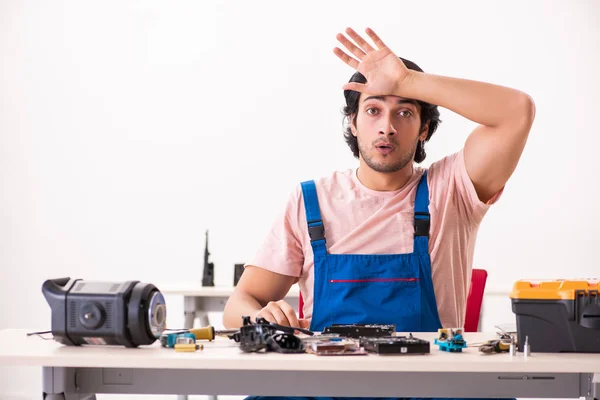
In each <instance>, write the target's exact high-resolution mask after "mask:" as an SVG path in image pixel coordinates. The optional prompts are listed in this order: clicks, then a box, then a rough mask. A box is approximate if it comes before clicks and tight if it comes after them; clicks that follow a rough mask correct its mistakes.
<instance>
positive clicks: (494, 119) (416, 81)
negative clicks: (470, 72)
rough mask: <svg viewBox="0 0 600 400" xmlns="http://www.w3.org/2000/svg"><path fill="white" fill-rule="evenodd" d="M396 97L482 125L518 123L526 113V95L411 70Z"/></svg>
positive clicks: (483, 84) (502, 88) (500, 87)
mask: <svg viewBox="0 0 600 400" xmlns="http://www.w3.org/2000/svg"><path fill="white" fill-rule="evenodd" d="M400 91H401V92H402V93H397V95H398V96H401V97H407V98H411V99H416V100H421V101H424V102H427V103H430V104H435V105H438V106H441V107H444V108H447V109H448V110H451V111H454V112H455V113H457V114H459V115H461V116H463V117H465V118H467V119H469V120H471V121H473V122H476V123H478V124H481V125H486V126H492V127H495V126H499V125H502V124H510V123H511V122H512V121H515V122H519V121H521V120H522V119H523V116H524V115H527V113H528V112H529V110H528V109H527V108H528V104H530V103H531V101H530V99H529V96H527V95H526V94H525V93H523V92H520V91H518V90H515V89H511V88H507V87H503V86H498V85H494V84H490V83H485V82H477V81H472V80H466V79H460V78H450V77H445V76H439V75H432V74H426V73H422V72H418V71H411V74H410V75H409V76H408V77H407V79H406V80H405V81H404V82H403V83H402V85H401V87H400Z"/></svg>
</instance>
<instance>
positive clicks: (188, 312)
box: [183, 296, 196, 329]
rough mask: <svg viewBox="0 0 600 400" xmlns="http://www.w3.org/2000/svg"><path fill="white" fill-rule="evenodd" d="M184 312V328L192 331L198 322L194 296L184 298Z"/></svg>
mask: <svg viewBox="0 0 600 400" xmlns="http://www.w3.org/2000/svg"><path fill="white" fill-rule="evenodd" d="M183 312H184V316H185V320H184V323H183V327H184V328H185V329H192V328H193V327H194V321H195V320H196V298H195V297H194V296H184V298H183Z"/></svg>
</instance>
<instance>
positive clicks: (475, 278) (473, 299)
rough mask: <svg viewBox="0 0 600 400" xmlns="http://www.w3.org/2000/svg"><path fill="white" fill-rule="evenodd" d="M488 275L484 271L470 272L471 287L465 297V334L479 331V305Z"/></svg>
mask: <svg viewBox="0 0 600 400" xmlns="http://www.w3.org/2000/svg"><path fill="white" fill-rule="evenodd" d="M487 276H488V273H487V271H486V270H485V269H475V268H473V270H472V271H471V287H470V288H469V296H468V297H467V312H466V314H465V326H464V328H465V332H477V330H478V329H479V317H480V316H481V304H482V303H483V292H484V291H485V283H486V281H487Z"/></svg>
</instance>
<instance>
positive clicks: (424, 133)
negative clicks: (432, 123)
mask: <svg viewBox="0 0 600 400" xmlns="http://www.w3.org/2000/svg"><path fill="white" fill-rule="evenodd" d="M428 132H429V121H427V122H425V125H423V128H422V129H421V132H420V133H419V137H420V138H421V139H423V140H425V139H426V138H427V133H428Z"/></svg>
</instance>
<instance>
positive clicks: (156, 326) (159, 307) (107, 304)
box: [42, 278, 167, 347]
mask: <svg viewBox="0 0 600 400" xmlns="http://www.w3.org/2000/svg"><path fill="white" fill-rule="evenodd" d="M42 293H43V294H44V297H45V298H46V301H47V302H48V304H49V305H50V308H51V310H52V335H53V336H54V339H55V340H56V341H57V342H60V343H62V344H65V345H70V346H78V345H82V344H99V345H102V344H106V345H124V346H126V347H137V346H139V345H146V344H152V343H153V342H154V341H155V340H156V339H158V338H159V337H160V335H161V334H162V332H163V331H164V330H165V323H166V319H167V308H166V303H165V299H164V297H163V295H162V293H161V292H160V291H159V290H158V289H157V288H156V286H154V285H152V284H149V283H141V282H139V281H127V282H121V283H114V282H91V281H84V280H81V279H71V278H59V279H50V280H47V281H46V282H44V284H43V285H42Z"/></svg>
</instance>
